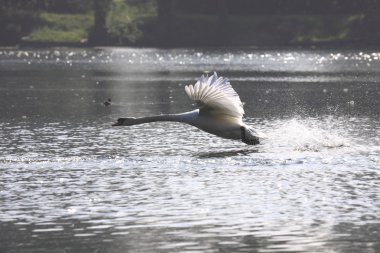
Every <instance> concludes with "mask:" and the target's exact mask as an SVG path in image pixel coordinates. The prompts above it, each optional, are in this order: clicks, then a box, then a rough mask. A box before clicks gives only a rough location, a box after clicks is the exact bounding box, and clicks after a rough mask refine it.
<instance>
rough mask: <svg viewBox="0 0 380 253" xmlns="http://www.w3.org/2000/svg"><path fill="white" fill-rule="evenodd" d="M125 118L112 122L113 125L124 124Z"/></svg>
mask: <svg viewBox="0 0 380 253" xmlns="http://www.w3.org/2000/svg"><path fill="white" fill-rule="evenodd" d="M124 121H125V118H118V119H117V121H116V122H115V123H113V124H112V126H122V125H123V124H124Z"/></svg>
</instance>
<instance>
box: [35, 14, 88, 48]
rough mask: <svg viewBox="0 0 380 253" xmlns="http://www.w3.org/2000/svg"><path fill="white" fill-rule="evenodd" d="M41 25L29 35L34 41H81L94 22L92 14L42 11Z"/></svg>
mask: <svg viewBox="0 0 380 253" xmlns="http://www.w3.org/2000/svg"><path fill="white" fill-rule="evenodd" d="M40 19H41V25H40V26H38V27H36V28H35V29H33V30H32V32H31V33H30V35H29V36H28V37H29V39H30V40H32V41H53V42H56V41H59V42H79V41H81V40H82V39H85V38H87V34H88V32H89V30H90V28H91V26H92V24H93V16H92V15H91V14H56V13H41V14H40Z"/></svg>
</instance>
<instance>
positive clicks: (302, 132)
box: [264, 118, 350, 152]
mask: <svg viewBox="0 0 380 253" xmlns="http://www.w3.org/2000/svg"><path fill="white" fill-rule="evenodd" d="M326 121H327V120H322V121H321V120H316V119H297V118H293V119H290V120H285V121H275V122H274V126H273V129H272V130H271V131H270V133H268V139H267V140H266V141H265V142H264V149H269V150H271V152H281V151H312V152H321V151H326V150H329V149H334V148H341V147H348V146H350V141H349V139H347V138H346V137H345V136H344V135H343V134H342V133H341V132H340V131H339V130H338V129H336V128H334V124H333V123H332V122H331V119H328V121H330V122H329V123H327V122H326Z"/></svg>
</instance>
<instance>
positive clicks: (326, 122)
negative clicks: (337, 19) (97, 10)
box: [0, 48, 380, 252]
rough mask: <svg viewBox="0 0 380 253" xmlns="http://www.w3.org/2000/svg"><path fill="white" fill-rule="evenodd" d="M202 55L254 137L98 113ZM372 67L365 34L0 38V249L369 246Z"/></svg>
mask: <svg viewBox="0 0 380 253" xmlns="http://www.w3.org/2000/svg"><path fill="white" fill-rule="evenodd" d="M214 70H215V71H218V73H219V74H220V75H223V76H226V77H229V79H230V81H231V83H232V85H233V87H234V88H235V89H236V90H237V92H238V93H239V94H240V97H241V99H242V101H244V103H245V110H246V115H245V121H246V122H247V123H248V124H250V125H252V126H254V127H256V128H257V129H259V130H260V131H262V132H264V133H266V134H267V135H268V139H266V140H265V141H264V142H263V143H261V144H260V145H258V146H247V145H245V144H244V143H241V142H237V141H230V140H224V139H220V138H218V137H214V136H212V135H209V134H207V133H204V132H201V131H199V130H197V129H195V128H193V127H191V126H188V125H183V124H179V123H156V124H146V125H138V126H134V127H121V128H112V127H110V125H111V123H113V122H114V121H115V119H116V118H118V117H120V116H144V115H152V114H162V113H176V112H183V111H188V110H192V109H193V107H192V105H191V101H190V100H189V99H188V98H187V97H186V94H185V92H184V85H186V84H189V83H193V82H194V81H195V80H196V78H197V77H198V76H200V75H201V74H202V73H203V72H205V71H206V72H207V71H214ZM379 83H380V52H379V51H375V50H371V51H368V50H367V51H365V50H363V51H360V50H345V51H337V50H324V51H323V50H322V51H319V50H265V51H262V50H254V49H241V50H238V49H234V50H227V49H226V50H212V49H208V50H201V49H176V50H158V49H116V48H109V49H94V50H88V49H46V50H25V51H19V50H2V51H0V119H1V120H0V126H1V128H0V129H1V131H0V140H1V141H0V154H1V156H0V203H1V204H0V252H380V243H379V238H380V196H379V192H380V156H379V155H380V110H379V109H380V102H379V101H380V86H379ZM109 98H110V99H111V105H110V106H104V104H103V102H104V101H106V100H107V99H109Z"/></svg>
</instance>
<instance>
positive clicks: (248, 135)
mask: <svg viewBox="0 0 380 253" xmlns="http://www.w3.org/2000/svg"><path fill="white" fill-rule="evenodd" d="M240 131H241V141H242V142H244V143H245V144H248V145H257V144H260V138H259V134H258V133H257V132H256V130H254V129H253V128H251V127H248V126H241V127H240Z"/></svg>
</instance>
